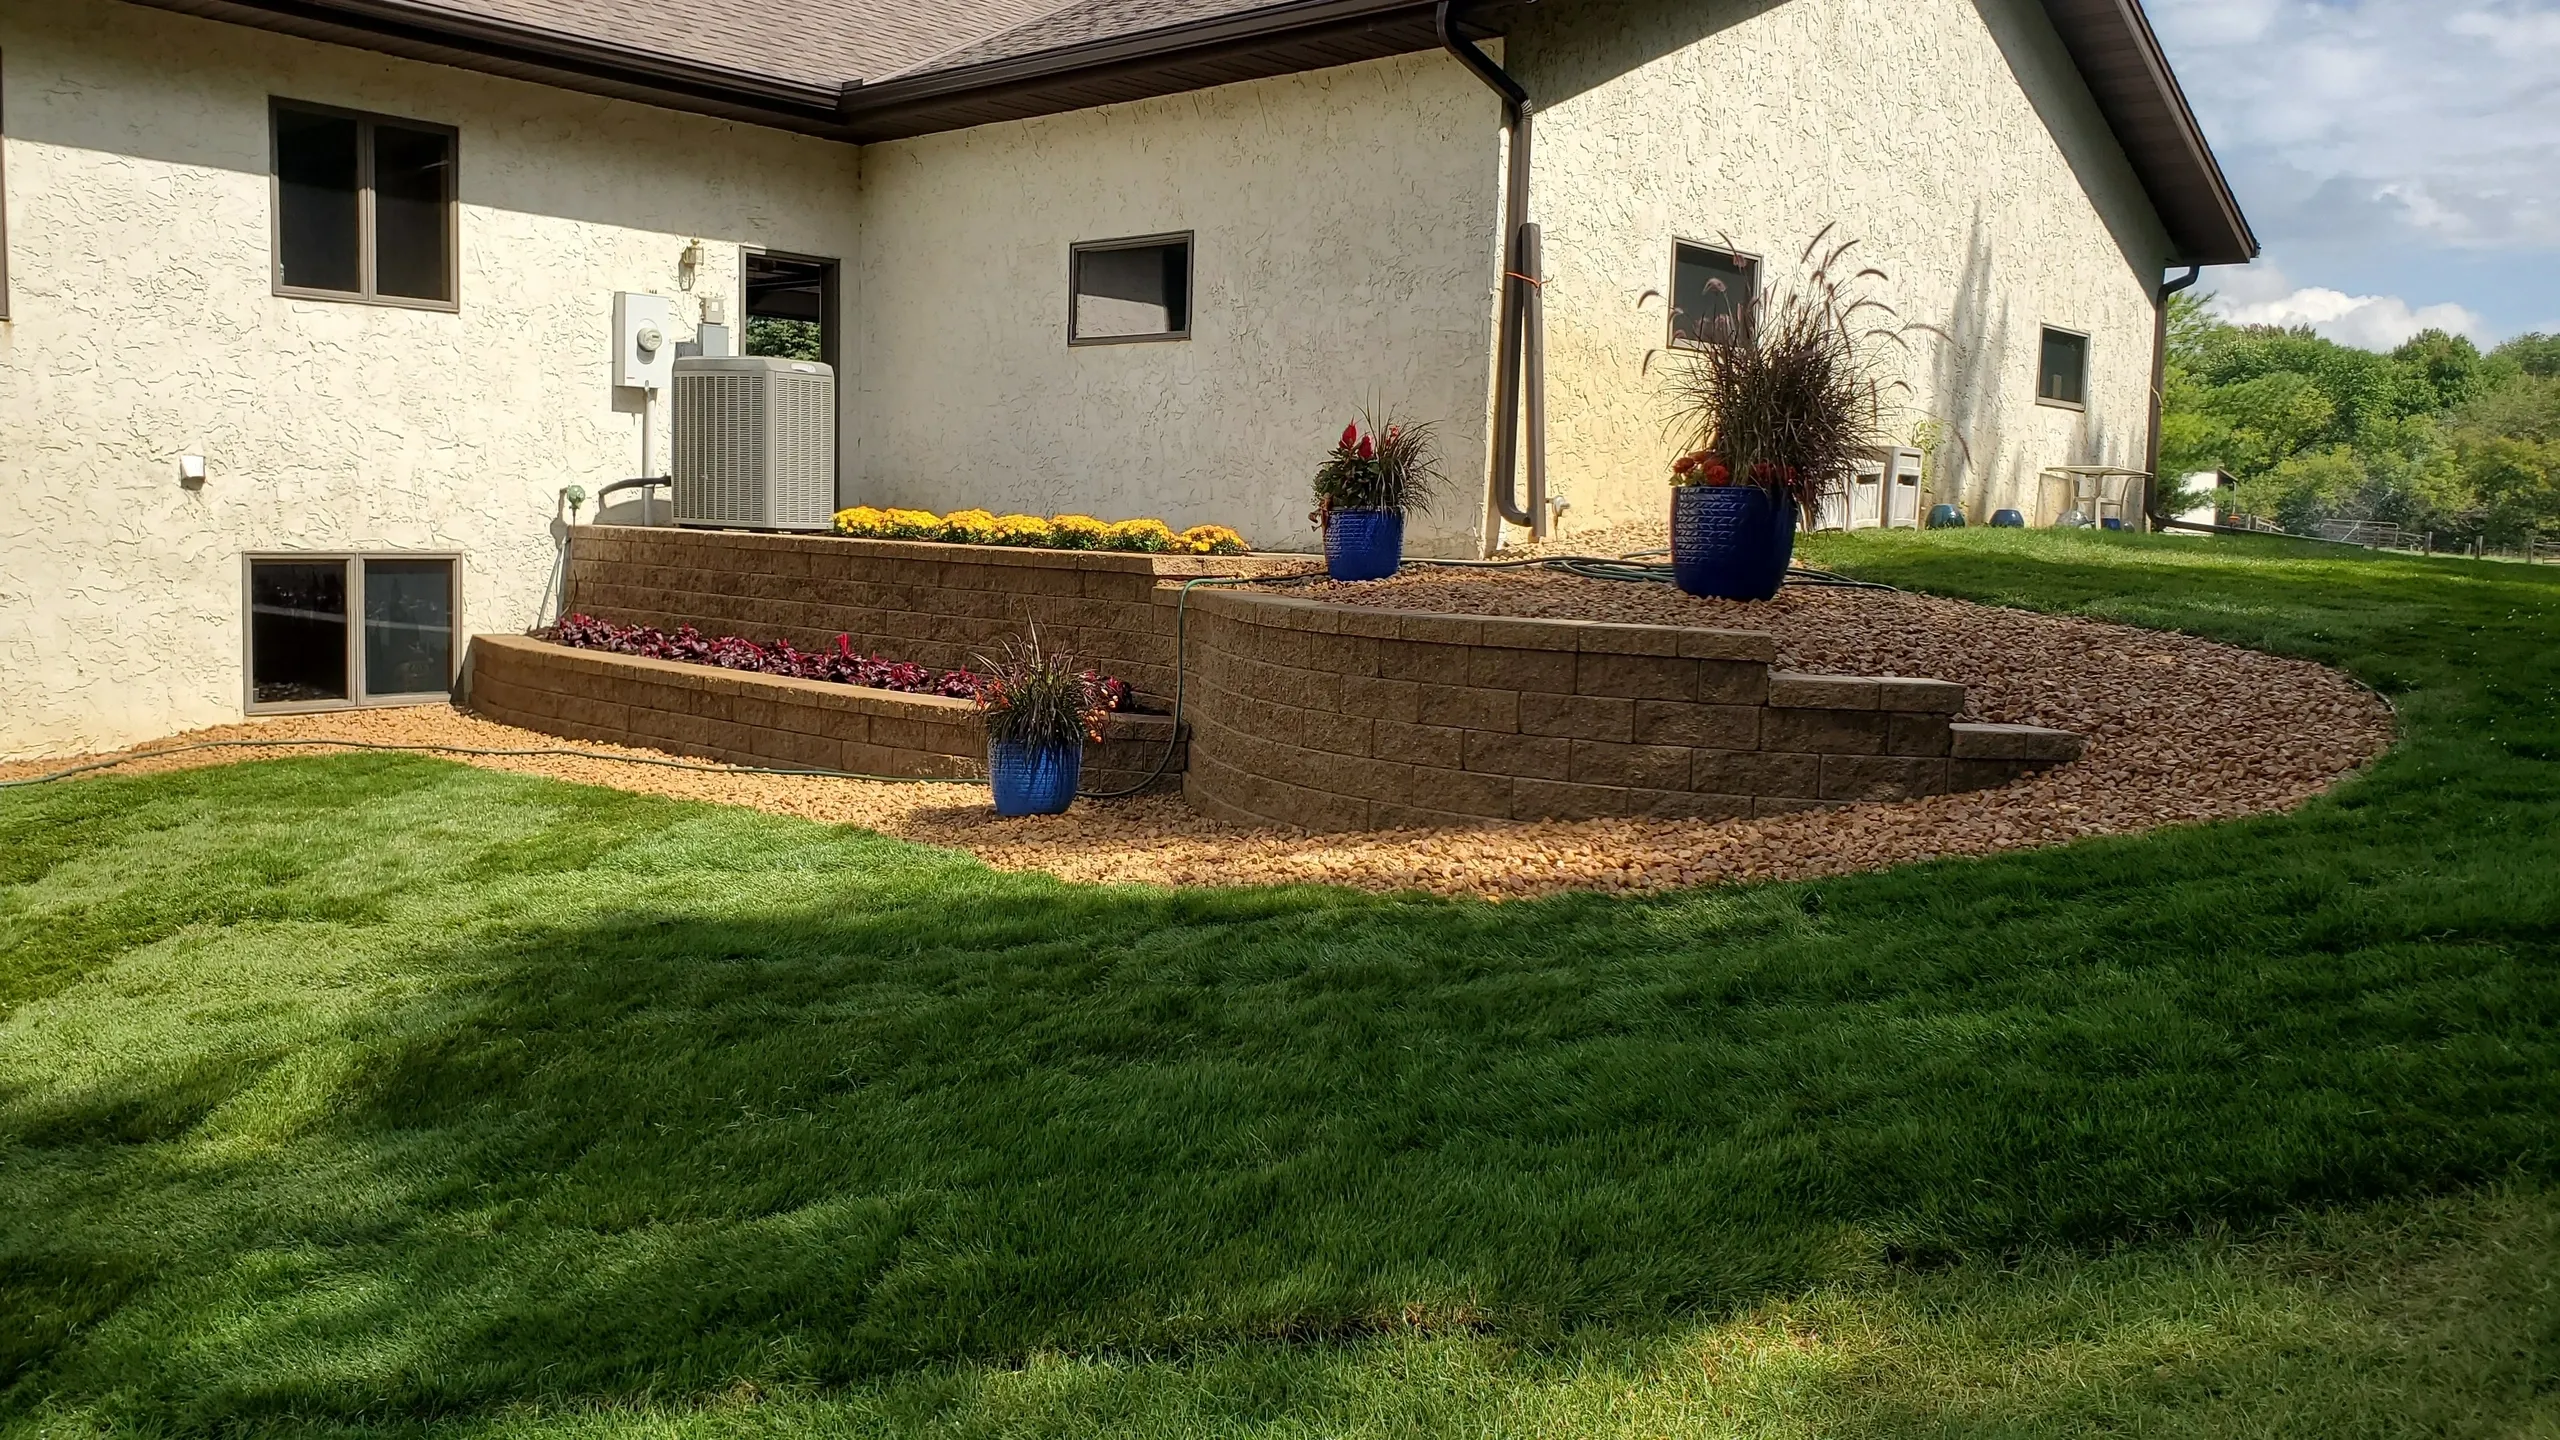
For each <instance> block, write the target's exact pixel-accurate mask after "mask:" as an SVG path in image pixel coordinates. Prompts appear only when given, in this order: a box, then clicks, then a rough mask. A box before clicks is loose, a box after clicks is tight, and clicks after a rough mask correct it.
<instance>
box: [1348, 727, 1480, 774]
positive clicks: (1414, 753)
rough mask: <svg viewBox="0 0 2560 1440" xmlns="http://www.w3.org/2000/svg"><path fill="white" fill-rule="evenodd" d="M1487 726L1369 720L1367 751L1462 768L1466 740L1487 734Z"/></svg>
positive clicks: (1410, 761)
mask: <svg viewBox="0 0 2560 1440" xmlns="http://www.w3.org/2000/svg"><path fill="white" fill-rule="evenodd" d="M1493 733H1494V732H1492V731H1487V730H1458V729H1454V728H1451V727H1449V726H1446V725H1408V724H1404V723H1402V722H1399V721H1394V720H1377V721H1372V722H1371V723H1370V735H1369V753H1370V754H1372V755H1375V756H1377V757H1378V758H1379V759H1381V760H1395V761H1400V762H1402V763H1404V764H1407V765H1429V766H1436V767H1438V768H1440V769H1443V770H1462V769H1464V768H1466V740H1467V737H1468V736H1470V735H1476V736H1490V735H1492V734H1493Z"/></svg>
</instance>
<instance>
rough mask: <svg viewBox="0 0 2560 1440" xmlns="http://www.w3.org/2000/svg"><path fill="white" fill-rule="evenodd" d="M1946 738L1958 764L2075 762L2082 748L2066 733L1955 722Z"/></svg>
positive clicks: (2065, 731)
mask: <svg viewBox="0 0 2560 1440" xmlns="http://www.w3.org/2000/svg"><path fill="white" fill-rule="evenodd" d="M1947 736H1948V741H1949V746H1948V750H1949V753H1950V754H1952V755H1954V756H1955V758H1957V759H1959V760H2077V759H2079V758H2080V749H2081V745H2082V741H2081V739H2080V737H2079V736H2077V735H2074V734H2072V733H2071V732H2070V731H2068V730H2048V729H2046V728H2045V727H2044V726H2041V725H1990V724H1979V723H1973V722H1958V723H1956V724H1954V725H1950V726H1948V727H1947Z"/></svg>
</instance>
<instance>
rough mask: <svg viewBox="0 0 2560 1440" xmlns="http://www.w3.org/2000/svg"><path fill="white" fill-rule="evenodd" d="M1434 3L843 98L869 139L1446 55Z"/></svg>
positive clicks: (1077, 56) (1130, 47)
mask: <svg viewBox="0 0 2560 1440" xmlns="http://www.w3.org/2000/svg"><path fill="white" fill-rule="evenodd" d="M1432 11H1433V4H1432V0H1296V3H1291V4H1283V5H1272V6H1265V7H1262V8H1259V9H1255V10H1248V11H1243V12H1240V13H1237V14H1231V15H1221V16H1217V17H1214V18H1212V19H1208V20H1201V21H1195V22H1193V23H1191V24H1187V25H1175V26H1168V27H1166V28H1163V29H1159V30H1147V31H1142V32H1139V33H1136V34H1130V35H1115V36H1110V37H1106V38H1104V39H1101V40H1094V41H1089V42H1087V43H1085V44H1081V45H1070V46H1063V47H1061V48H1058V49H1055V50H1043V51H1039V52H1036V53H1033V54H1028V55H1018V56H1009V57H1007V58H1005V59H1001V60H992V61H988V62H986V63H984V64H979V65H965V66H957V67H954V68H952V69H949V70H936V71H927V72H924V73H922V74H916V75H906V76H899V77H895V78H892V79H889V80H884V81H881V82H880V83H878V84H876V85H864V86H859V87H856V88H854V89H852V90H849V91H847V92H846V93H845V102H844V105H845V108H844V118H845V121H846V124H847V127H848V128H849V130H850V131H851V132H852V134H853V136H854V137H855V138H857V139H861V140H897V139H905V138H907V137H910V136H915V135H927V134H932V133H933V132H935V131H937V130H949V129H957V128H960V127H961V126H966V125H982V124H985V123H987V122H988V121H990V120H998V119H1020V118H1024V117H1027V116H1032V115H1043V114H1055V113H1058V112H1060V111H1064V110H1075V109H1083V108H1086V107H1088V106H1093V105H1107V104H1116V103H1119V102H1121V101H1124V100H1140V99H1145V98H1148V97H1150V96H1155V95H1170V94H1177V93H1180V92H1182V91H1185V90H1192V89H1199V88H1203V87H1204V86H1206V85H1221V84H1228V83H1232V82H1233V81H1236V80H1244V79H1256V78H1262V77H1266V76H1271V75H1285V74H1290V73H1293V72H1295V71H1299V70H1308V69H1317V68H1322V67H1324V66H1329V65H1347V64H1351V63H1354V62H1356V61H1360V60H1373V59H1382V58H1384V57H1386V56H1389V55H1403V54H1411V53H1414V52H1416V51H1422V50H1432V49H1437V48H1438V47H1439V43H1440V42H1439V38H1438V36H1437V34H1436V33H1435V32H1434V30H1433V29H1432Z"/></svg>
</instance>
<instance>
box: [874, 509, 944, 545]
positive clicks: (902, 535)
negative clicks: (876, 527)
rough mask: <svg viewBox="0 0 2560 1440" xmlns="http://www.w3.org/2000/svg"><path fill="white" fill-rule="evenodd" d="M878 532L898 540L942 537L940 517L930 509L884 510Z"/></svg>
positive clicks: (936, 538)
mask: <svg viewBox="0 0 2560 1440" xmlns="http://www.w3.org/2000/svg"><path fill="white" fill-rule="evenodd" d="M880 533H881V534H883V535H887V536H889V537H891V538H893V539H898V540H938V539H940V538H942V517H941V516H939V515H936V514H934V513H933V512H932V511H930V510H890V511H886V512H884V514H883V515H882V518H881V525H880Z"/></svg>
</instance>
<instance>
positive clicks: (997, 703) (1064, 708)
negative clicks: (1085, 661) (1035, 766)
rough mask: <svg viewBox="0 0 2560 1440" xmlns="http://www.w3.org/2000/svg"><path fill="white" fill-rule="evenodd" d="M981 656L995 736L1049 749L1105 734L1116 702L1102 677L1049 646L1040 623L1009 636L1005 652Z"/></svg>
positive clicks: (990, 732) (982, 704)
mask: <svg viewBox="0 0 2560 1440" xmlns="http://www.w3.org/2000/svg"><path fill="white" fill-rule="evenodd" d="M976 658H977V664H978V671H979V680H978V689H977V697H976V698H977V701H978V714H979V715H980V716H981V717H982V718H984V719H985V721H986V725H987V738H988V739H989V740H993V741H996V742H998V743H1002V744H1013V745H1021V746H1024V747H1026V748H1029V749H1033V750H1046V749H1052V748H1065V747H1069V746H1081V745H1083V744H1084V743H1085V742H1086V741H1088V740H1100V739H1101V738H1102V717H1103V716H1104V715H1105V714H1106V713H1108V711H1109V710H1110V708H1111V707H1110V705H1109V704H1108V703H1107V699H1106V696H1105V695H1104V693H1103V691H1102V689H1101V687H1100V686H1098V685H1097V684H1096V683H1095V679H1096V677H1095V676H1094V674H1093V672H1092V671H1090V670H1087V669H1085V668H1084V667H1083V666H1082V665H1081V664H1079V663H1078V662H1077V661H1076V659H1075V657H1074V656H1072V655H1069V654H1067V653H1066V652H1065V651H1062V650H1049V649H1044V648H1043V647H1042V646H1041V644H1040V627H1038V626H1037V625H1035V626H1033V627H1031V634H1030V636H1029V638H1027V639H1023V638H1016V639H1011V640H1007V641H1006V642H1005V645H1004V651H1003V653H1001V654H999V655H997V656H995V657H993V658H990V657H987V656H984V655H981V656H978V657H976Z"/></svg>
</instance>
